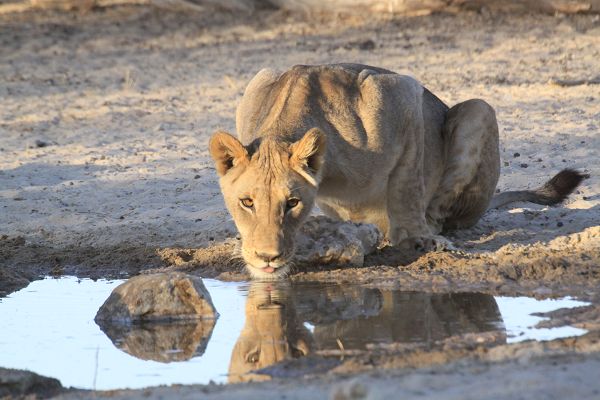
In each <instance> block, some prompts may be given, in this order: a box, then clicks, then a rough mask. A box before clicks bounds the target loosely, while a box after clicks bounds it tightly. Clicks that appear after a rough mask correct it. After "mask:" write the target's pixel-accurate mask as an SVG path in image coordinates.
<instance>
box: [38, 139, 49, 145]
mask: <svg viewBox="0 0 600 400" xmlns="http://www.w3.org/2000/svg"><path fill="white" fill-rule="evenodd" d="M47 146H50V143H49V142H46V141H45V140H40V139H36V141H35V147H47Z"/></svg>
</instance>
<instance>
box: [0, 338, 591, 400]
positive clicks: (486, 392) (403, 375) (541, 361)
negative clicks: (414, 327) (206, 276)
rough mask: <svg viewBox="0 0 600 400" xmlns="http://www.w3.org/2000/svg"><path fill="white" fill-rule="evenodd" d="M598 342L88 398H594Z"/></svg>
mask: <svg viewBox="0 0 600 400" xmlns="http://www.w3.org/2000/svg"><path fill="white" fill-rule="evenodd" d="M598 343H599V339H598V336H597V335H586V336H584V337H581V338H578V339H572V340H565V341H554V342H551V343H550V344H540V343H534V344H532V343H523V344H520V345H512V346H500V347H496V348H493V349H490V348H489V347H487V346H486V345H485V344H481V342H480V343H475V342H473V343H472V344H471V345H470V346H468V349H469V353H470V354H474V355H472V356H469V357H464V353H465V352H466V351H465V350H461V347H460V346H457V345H453V344H452V343H447V344H446V348H445V349H444V350H445V351H444V352H435V351H433V352H422V353H420V354H417V353H413V354H412V355H411V354H407V353H409V352H407V351H404V352H403V353H401V352H400V353H398V350H397V349H396V352H397V354H395V355H387V356H386V357H385V359H382V358H378V357H375V358H374V359H373V360H370V361H369V360H367V358H366V357H365V358H364V359H363V361H362V363H361V362H357V361H352V362H346V363H344V364H342V367H338V368H337V370H330V371H329V372H327V373H321V374H320V376H319V377H314V376H312V377H311V376H310V374H308V375H306V376H304V375H299V374H297V373H296V375H295V376H294V378H293V379H287V380H286V379H282V378H279V379H275V380H273V381H269V382H262V383H253V384H237V385H227V386H222V385H191V386H172V387H156V388H146V389H142V390H115V391H109V392H93V396H95V397H97V398H117V399H120V398H133V399H137V398H150V399H154V398H157V399H158V398H165V397H170V398H173V397H176V398H181V399H185V398H195V397H197V396H198V395H199V394H200V393H201V394H202V397H203V398H209V399H233V398H239V397H240V396H246V397H260V398H266V399H271V398H273V399H275V398H281V393H282V392H285V397H286V398H287V399H301V398H308V397H314V398H335V399H356V398H372V399H383V398H390V397H398V396H399V395H402V398H420V399H423V398H424V399H434V398H450V399H454V398H456V399H459V398H460V399H465V398H467V399H479V398H490V397H492V398H501V399H505V398H506V399H508V398H514V397H515V396H517V395H518V396H521V397H525V398H547V399H564V398H595V397H597V396H598V394H599V393H600V386H599V385H598V382H597V371H598V369H599V368H600V358H599V357H598V353H597V352H598V350H599V348H598V346H599V345H598ZM464 348H467V347H464ZM393 351H394V350H392V352H393ZM356 360H360V358H356ZM415 368H416V369H415ZM360 371H363V372H360ZM369 371H370V372H369ZM3 373H6V370H4V371H0V376H2V374H3ZM283 375H284V374H283ZM299 380H301V383H302V384H301V385H299V384H298V382H299ZM532 382H538V383H539V384H532ZM573 382H578V384H576V385H574V384H573ZM359 393H360V394H359ZM90 395H92V393H91V392H89V391H71V392H65V393H63V394H61V395H59V396H58V397H57V398H62V399H83V398H88V397H89V396H90Z"/></svg>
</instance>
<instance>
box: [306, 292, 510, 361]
mask: <svg viewBox="0 0 600 400" xmlns="http://www.w3.org/2000/svg"><path fill="white" fill-rule="evenodd" d="M382 296H383V306H382V308H381V312H380V313H379V314H378V315H376V316H370V317H367V318H356V319H352V320H343V321H337V322H334V323H325V324H318V325H316V326H315V330H314V338H315V342H316V345H317V347H318V348H319V349H337V348H338V347H339V345H338V340H339V341H341V343H342V344H343V346H344V348H346V349H360V348H364V347H365V346H366V345H367V344H368V343H378V342H379V343H391V342H421V343H433V342H434V341H437V340H441V339H445V338H448V337H450V336H454V335H461V334H465V333H479V332H486V331H494V330H498V329H502V317H501V315H500V310H499V309H498V305H497V304H496V301H495V300H494V297H493V296H490V295H486V294H482V293H450V294H437V293H422V292H400V291H390V290H387V291H382Z"/></svg>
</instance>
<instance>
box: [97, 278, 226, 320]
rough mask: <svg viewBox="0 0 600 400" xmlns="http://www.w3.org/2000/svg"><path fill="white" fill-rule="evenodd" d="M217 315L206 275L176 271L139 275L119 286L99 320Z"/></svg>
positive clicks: (191, 317)
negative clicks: (206, 282) (201, 276)
mask: <svg viewBox="0 0 600 400" xmlns="http://www.w3.org/2000/svg"><path fill="white" fill-rule="evenodd" d="M217 317H218V313H217V311H216V310H215V307H214V306H213V304H212V300H211V298H210V294H209V293H208V291H207V290H206V288H205V287H204V284H203V283H202V278H200V277H196V276H191V275H187V274H184V273H181V272H172V273H159V274H152V275H138V276H135V277H133V278H131V279H129V280H127V281H126V282H124V283H122V284H121V285H119V286H117V287H116V288H115V289H114V290H113V291H112V293H111V294H110V296H109V297H108V299H107V300H106V301H105V302H104V304H102V306H101V307H100V309H99V310H98V313H97V314H96V318H95V321H96V322H98V321H112V322H118V323H125V324H127V323H133V322H143V321H174V320H194V319H206V318H208V319H215V318H217Z"/></svg>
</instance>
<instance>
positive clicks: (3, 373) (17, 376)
mask: <svg viewBox="0 0 600 400" xmlns="http://www.w3.org/2000/svg"><path fill="white" fill-rule="evenodd" d="M62 391H63V387H62V385H61V384H60V382H59V381H58V380H57V379H54V378H48V377H45V376H41V375H38V374H34V373H33V372H30V371H23V370H19V369H7V368H0V398H1V399H12V398H15V399H22V398H28V399H29V398H31V399H38V398H41V399H45V398H49V397H54V396H56V395H58V394H59V393H60V392H62Z"/></svg>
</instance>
